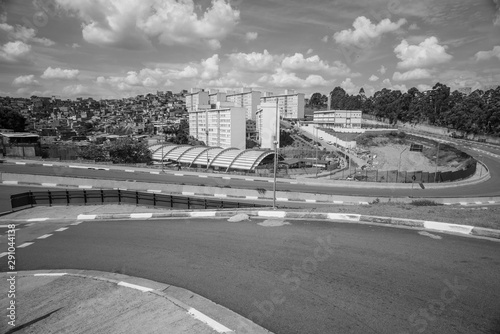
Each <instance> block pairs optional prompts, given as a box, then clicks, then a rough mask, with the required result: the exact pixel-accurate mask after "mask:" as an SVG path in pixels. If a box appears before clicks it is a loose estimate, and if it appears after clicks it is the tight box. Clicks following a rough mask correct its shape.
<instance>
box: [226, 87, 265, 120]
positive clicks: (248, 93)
mask: <svg viewBox="0 0 500 334" xmlns="http://www.w3.org/2000/svg"><path fill="white" fill-rule="evenodd" d="M226 97H227V101H229V102H233V103H234V106H235V107H242V108H245V109H246V115H245V117H246V119H251V120H255V113H256V112H257V106H258V105H259V104H260V97H261V93H260V92H259V91H253V90H252V88H242V89H241V91H240V92H239V93H237V92H234V91H231V92H228V93H227V96H226Z"/></svg>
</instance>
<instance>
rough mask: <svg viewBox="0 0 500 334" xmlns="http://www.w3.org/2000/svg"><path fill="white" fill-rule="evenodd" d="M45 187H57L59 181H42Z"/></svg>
mask: <svg viewBox="0 0 500 334" xmlns="http://www.w3.org/2000/svg"><path fill="white" fill-rule="evenodd" d="M42 186H44V187H57V183H42Z"/></svg>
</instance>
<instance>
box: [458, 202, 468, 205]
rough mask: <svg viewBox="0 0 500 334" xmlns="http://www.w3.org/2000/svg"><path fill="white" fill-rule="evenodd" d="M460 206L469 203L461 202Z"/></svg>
mask: <svg viewBox="0 0 500 334" xmlns="http://www.w3.org/2000/svg"><path fill="white" fill-rule="evenodd" d="M458 204H460V205H467V202H459V203H458Z"/></svg>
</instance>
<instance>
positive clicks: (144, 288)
mask: <svg viewBox="0 0 500 334" xmlns="http://www.w3.org/2000/svg"><path fill="white" fill-rule="evenodd" d="M118 285H120V286H124V287H127V288H131V289H135V290H139V291H142V292H150V291H153V290H154V289H151V288H146V287H144V286H140V285H135V284H130V283H127V282H118Z"/></svg>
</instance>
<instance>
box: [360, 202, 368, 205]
mask: <svg viewBox="0 0 500 334" xmlns="http://www.w3.org/2000/svg"><path fill="white" fill-rule="evenodd" d="M359 204H361V205H370V203H368V202H359Z"/></svg>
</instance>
